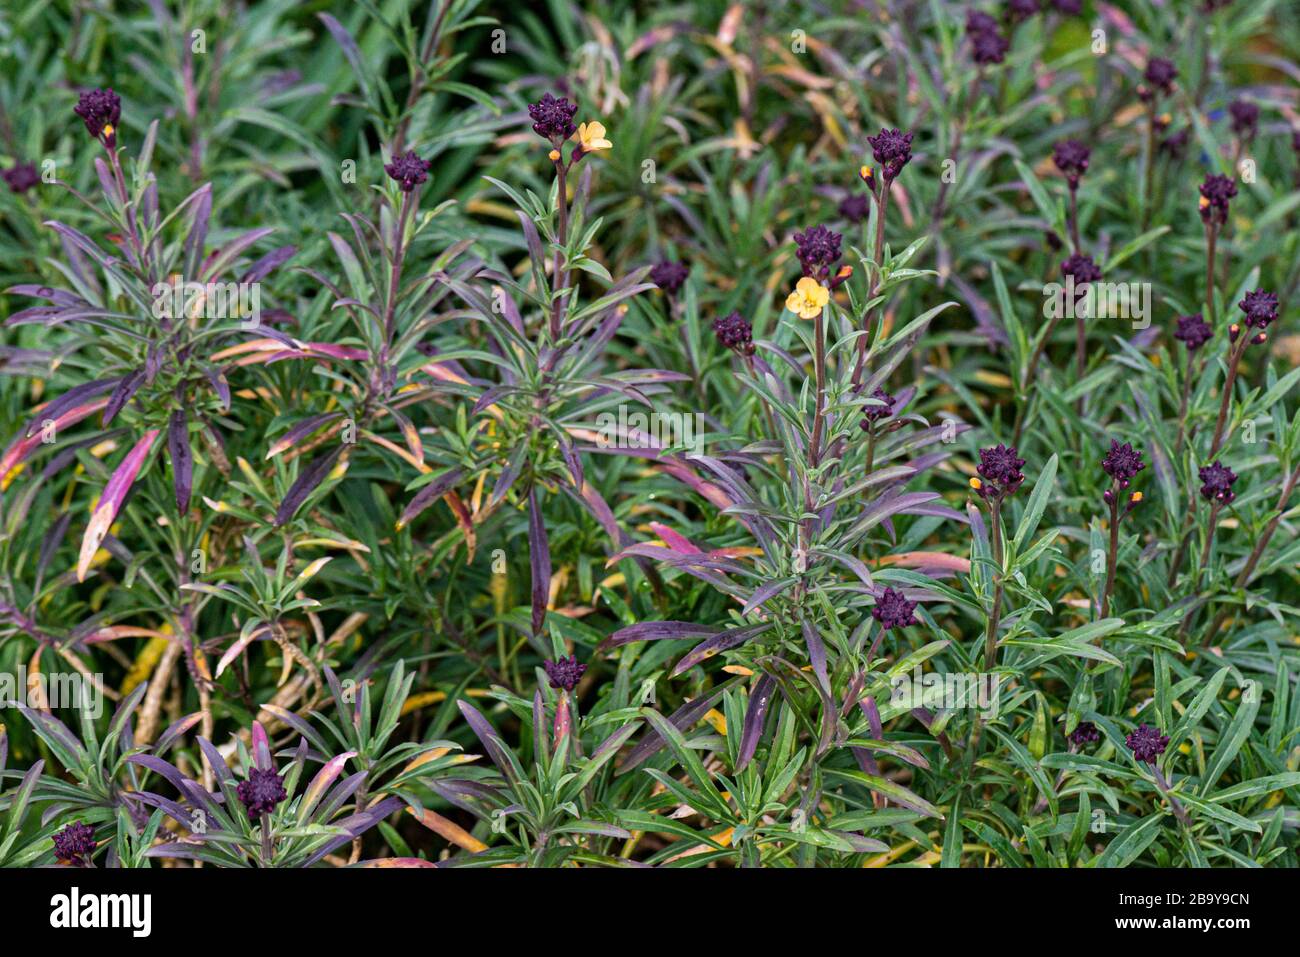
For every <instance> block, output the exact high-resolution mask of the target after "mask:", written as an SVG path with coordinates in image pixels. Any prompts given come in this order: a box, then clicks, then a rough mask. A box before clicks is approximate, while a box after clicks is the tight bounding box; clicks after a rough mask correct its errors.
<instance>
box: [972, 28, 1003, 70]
mask: <svg viewBox="0 0 1300 957" xmlns="http://www.w3.org/2000/svg"><path fill="white" fill-rule="evenodd" d="M966 30H967V36H969V37H970V49H971V59H972V60H974V61H975V62H976V63H978V64H980V65H981V66H992V65H994V64H997V63H1001V62H1002V61H1003V60H1005V59H1006V58H1007V51H1008V50H1010V49H1011V41H1010V40H1008V39H1007V38H1006V37H1004V36H1003V35H1002V34H1000V33H998V31H997V29H996V28H994V29H992V30H975V31H973V32H972V31H971V30H970V27H969V25H968V26H967V28H966Z"/></svg>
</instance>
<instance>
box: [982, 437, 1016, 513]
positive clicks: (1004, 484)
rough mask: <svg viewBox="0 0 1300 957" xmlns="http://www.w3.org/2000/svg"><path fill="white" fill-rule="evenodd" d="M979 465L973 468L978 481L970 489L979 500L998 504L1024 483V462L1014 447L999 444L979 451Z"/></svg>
mask: <svg viewBox="0 0 1300 957" xmlns="http://www.w3.org/2000/svg"><path fill="white" fill-rule="evenodd" d="M979 453H980V464H979V465H977V466H975V471H976V472H977V473H978V474H979V479H978V480H977V481H976V482H972V483H971V485H972V487H974V488H975V490H976V491H977V492H978V493H979V495H980V497H981V498H984V499H987V500H989V501H992V502H998V501H1001V500H1002V499H1004V498H1006V497H1007V496H1008V495H1014V494H1015V492H1016V490H1017V489H1019V488H1020V486H1021V485H1022V484H1023V483H1024V481H1025V473H1024V472H1022V471H1020V470H1021V469H1023V468H1024V467H1025V460H1024V459H1022V458H1020V457H1019V453H1018V451H1017V450H1016V448H1015V446H1012V445H1002V444H1001V443H999V444H997V445H995V446H993V447H992V448H988V449H980V450H979Z"/></svg>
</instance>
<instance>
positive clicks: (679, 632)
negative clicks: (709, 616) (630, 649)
mask: <svg viewBox="0 0 1300 957" xmlns="http://www.w3.org/2000/svg"><path fill="white" fill-rule="evenodd" d="M721 631H722V629H721V628H718V627H716V626H715V625H701V624H699V623H698V622H694V621H639V622H637V623H636V624H635V625H628V626H627V627H626V628H620V629H619V630H618V631H616V632H614V633H613V634H612V635H610V636H609V637H608V638H606V639H605V640H604V641H602V642H601V643H600V646H601V648H618V647H621V646H622V645H630V644H632V643H633V642H634V641H657V640H659V639H660V638H668V639H672V640H676V639H679V638H699V637H702V636H705V635H716V634H718V633H719V632H721Z"/></svg>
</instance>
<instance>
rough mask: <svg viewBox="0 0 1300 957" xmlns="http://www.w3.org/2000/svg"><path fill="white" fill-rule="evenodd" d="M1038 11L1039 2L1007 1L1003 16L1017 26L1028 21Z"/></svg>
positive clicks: (1032, 0)
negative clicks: (1023, 21)
mask: <svg viewBox="0 0 1300 957" xmlns="http://www.w3.org/2000/svg"><path fill="white" fill-rule="evenodd" d="M1038 10H1039V7H1038V0H1007V3H1006V6H1005V8H1004V9H1003V15H1004V16H1005V17H1006V18H1007V22H1009V23H1012V24H1016V23H1020V22H1021V21H1022V20H1028V19H1029V18H1030V17H1032V16H1033V15H1034V14H1035V13H1037V12H1038Z"/></svg>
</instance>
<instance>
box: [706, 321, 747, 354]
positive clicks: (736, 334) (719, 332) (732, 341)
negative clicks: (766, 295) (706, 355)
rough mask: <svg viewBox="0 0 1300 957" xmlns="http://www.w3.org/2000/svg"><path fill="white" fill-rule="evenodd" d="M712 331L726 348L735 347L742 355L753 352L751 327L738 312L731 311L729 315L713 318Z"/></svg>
mask: <svg viewBox="0 0 1300 957" xmlns="http://www.w3.org/2000/svg"><path fill="white" fill-rule="evenodd" d="M713 333H714V335H716V336H717V337H718V342H720V343H722V345H723V346H725V347H726V348H728V349H735V350H736V351H737V352H740V353H741V354H743V355H753V354H754V343H753V339H754V330H753V327H752V326H751V325H750V324H749V322H748V321H746V319H745V317H744V316H742V315H741V314H740V313H738V312H733V313H731V315H729V316H719V317H718V318H717V319H714V320H713Z"/></svg>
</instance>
